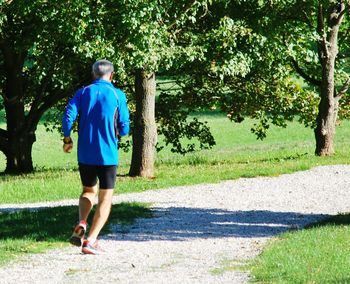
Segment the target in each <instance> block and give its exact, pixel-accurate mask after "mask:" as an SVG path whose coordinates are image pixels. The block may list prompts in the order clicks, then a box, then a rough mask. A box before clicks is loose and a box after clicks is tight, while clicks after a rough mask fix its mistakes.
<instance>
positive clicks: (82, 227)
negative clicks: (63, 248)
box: [69, 220, 87, 247]
mask: <svg viewBox="0 0 350 284" xmlns="http://www.w3.org/2000/svg"><path fill="white" fill-rule="evenodd" d="M86 227H87V224H86V221H84V220H81V221H80V222H79V223H78V224H77V225H76V226H75V227H74V231H73V234H72V236H71V237H70V239H69V242H70V243H71V244H72V245H74V246H77V247H81V245H82V244H83V239H84V235H85V232H86Z"/></svg>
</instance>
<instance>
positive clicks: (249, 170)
mask: <svg viewBox="0 0 350 284" xmlns="http://www.w3.org/2000/svg"><path fill="white" fill-rule="evenodd" d="M201 118H202V120H207V121H208V122H209V125H210V126H211V129H212V131H213V134H214V137H215V139H216V141H217V145H216V146H215V147H214V148H213V149H211V150H205V151H201V152H197V153H193V154H189V155H187V156H182V155H179V154H173V153H171V152H170V150H169V149H165V150H163V151H161V152H160V153H158V155H157V162H156V178H155V179H151V180H146V179H140V178H129V177H127V176H126V175H127V173H128V170H129V166H130V160H131V158H130V157H131V153H130V152H129V153H123V152H121V154H120V167H119V169H118V174H119V177H118V184H117V193H124V192H132V191H143V190H147V189H155V188H166V187H171V186H178V185H188V184H196V183H212V182H218V181H220V180H227V179H236V178H239V177H254V176H265V175H279V174H282V173H289V172H293V171H299V170H306V169H309V168H310V167H313V166H317V165H324V164H343V163H348V162H349V161H350V139H349V138H348V137H350V123H349V122H344V123H342V124H341V125H340V126H339V127H338V129H337V134H336V151H337V153H336V155H335V156H333V157H326V158H319V157H315V156H314V154H313V152H314V144H315V142H314V136H313V131H312V130H311V129H308V128H305V127H304V126H303V125H300V124H299V123H296V122H293V123H290V124H289V126H288V127H287V128H286V129H283V128H277V127H272V128H271V129H270V131H269V134H268V137H267V139H265V140H264V141H258V140H256V137H255V136H254V135H253V134H251V132H250V128H251V126H252V125H253V121H252V120H247V121H245V122H243V123H242V124H234V123H232V122H230V121H228V119H227V118H226V117H225V116H223V115H220V114H214V115H203V116H202V117H201ZM160 139H161V138H160ZM61 147H62V142H61V138H60V135H59V134H58V133H56V132H54V133H51V132H46V131H45V129H44V127H43V126H39V129H38V131H37V142H36V143H35V144H34V149H33V160H34V164H35V167H36V169H37V172H36V173H35V174H30V175H24V176H20V177H14V176H6V175H4V176H1V177H0V203H25V202H37V201H49V200H60V199H67V198H68V199H70V198H77V196H78V195H79V192H80V187H81V186H80V180H79V174H78V172H77V162H76V151H74V152H73V153H71V154H64V153H63V152H62V148H61ZM75 150H76V149H75ZM4 168H5V159H4V156H1V157H0V171H1V170H3V169H4Z"/></svg>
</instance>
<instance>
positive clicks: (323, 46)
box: [315, 2, 345, 156]
mask: <svg viewBox="0 0 350 284" xmlns="http://www.w3.org/2000/svg"><path fill="white" fill-rule="evenodd" d="M344 9H345V5H344V4H343V3H342V2H340V4H337V5H335V6H334V7H333V10H332V11H331V14H330V16H329V21H328V26H326V27H325V26H324V25H325V21H324V14H323V8H322V5H320V6H319V11H318V32H319V34H320V36H321V39H320V42H319V44H318V54H319V59H320V62H321V65H322V83H321V86H320V94H321V100H320V104H319V108H318V110H319V111H318V115H317V119H316V122H317V126H316V129H315V138H316V150H315V154H316V155H318V156H328V155H332V154H334V145H333V140H334V135H335V127H336V121H337V115H338V101H339V99H340V96H338V94H337V92H336V88H335V83H334V73H335V60H336V57H337V54H338V32H339V26H340V25H341V22H342V19H343V12H344ZM328 28H329V32H328ZM327 33H328V36H326V35H327Z"/></svg>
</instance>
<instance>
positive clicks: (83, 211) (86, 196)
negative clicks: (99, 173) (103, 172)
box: [79, 185, 97, 222]
mask: <svg viewBox="0 0 350 284" xmlns="http://www.w3.org/2000/svg"><path fill="white" fill-rule="evenodd" d="M96 193H97V186H96V185H95V186H93V187H87V186H84V187H83V193H82V194H81V195H80V198H79V220H80V221H81V220H84V221H85V222H86V221H87V218H88V216H89V214H90V211H91V209H92V207H93V206H94V200H95V197H96Z"/></svg>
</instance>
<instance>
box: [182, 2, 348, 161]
mask: <svg viewBox="0 0 350 284" xmlns="http://www.w3.org/2000/svg"><path fill="white" fill-rule="evenodd" d="M348 5H349V3H348V2H347V1H301V0H300V1H298V0H285V1H283V0H282V1H273V2H272V1H266V2H264V1H258V0H257V1H216V2H215V3H214V4H213V5H212V6H211V7H210V9H211V11H212V13H211V17H207V18H205V19H203V20H202V21H203V22H202V23H201V26H202V27H203V26H204V27H207V28H206V29H204V30H203V32H204V33H203V35H202V36H201V35H200V34H199V33H198V35H199V36H198V37H197V38H198V43H197V45H198V46H203V47H205V48H204V51H203V52H204V54H205V55H204V59H201V60H198V62H196V64H195V66H196V67H198V68H196V70H195V72H193V73H192V76H191V80H189V83H188V84H187V86H186V88H187V92H185V94H186V96H187V97H190V96H192V97H194V98H196V101H197V102H199V103H201V102H203V101H204V99H203V98H206V99H205V101H207V102H208V101H209V102H211V107H219V108H221V109H222V110H223V111H225V112H226V113H227V114H228V116H229V118H230V119H232V120H234V121H237V122H239V121H242V120H243V119H244V117H246V116H250V117H253V118H257V119H258V120H259V123H258V124H256V126H255V128H254V129H252V131H253V132H255V133H256V134H257V135H258V137H259V138H263V137H265V136H266V130H267V129H268V127H269V124H270V123H273V124H276V125H279V126H285V125H286V120H291V119H293V117H298V119H299V120H300V121H301V122H304V123H305V124H306V125H307V126H311V127H313V128H314V130H315V138H316V150H315V153H316V154H317V155H320V156H324V155H331V154H332V153H333V152H334V148H333V137H334V132H335V124H336V119H337V113H338V104H339V101H340V99H341V98H342V97H344V94H346V92H347V91H348V87H349V84H350V81H349V75H348V74H347V72H346V66H347V65H348V63H349V58H348V54H349V44H348V37H349V33H348V31H349V21H348V19H346V18H345V15H346V11H348ZM221 11H225V12H224V13H222V12H221ZM227 11H229V12H227ZM338 39H340V40H338ZM339 43H340V47H339V48H338V44H339ZM338 51H339V52H338ZM297 77H301V78H303V80H304V82H305V83H306V84H307V85H308V87H305V86H301V84H300V83H298V82H297V81H296V80H295V79H294V78H297ZM317 94H318V95H317ZM344 101H345V102H346V100H344ZM317 105H318V107H317V108H316V106H317ZM345 105H346V104H345ZM340 111H341V110H340ZM340 114H341V115H342V116H344V113H340Z"/></svg>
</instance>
